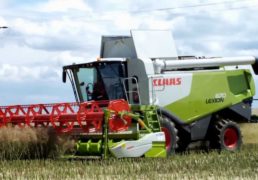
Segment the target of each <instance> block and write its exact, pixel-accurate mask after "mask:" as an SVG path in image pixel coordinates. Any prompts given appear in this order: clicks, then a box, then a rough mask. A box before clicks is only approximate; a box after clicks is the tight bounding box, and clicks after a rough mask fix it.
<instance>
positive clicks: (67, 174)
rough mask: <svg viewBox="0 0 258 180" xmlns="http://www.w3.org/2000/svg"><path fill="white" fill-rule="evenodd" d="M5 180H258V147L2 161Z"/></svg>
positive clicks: (2, 174) (2, 173)
mask: <svg viewBox="0 0 258 180" xmlns="http://www.w3.org/2000/svg"><path fill="white" fill-rule="evenodd" d="M0 167H1V172H0V178H1V179H16V178H19V179H258V146H255V145H252V146H251V145H249V146H244V147H243V149H242V150H241V151H240V152H237V153H228V152H222V153H220V154H219V153H217V152H210V153H197V152H194V153H190V154H185V155H177V156H172V157H170V158H167V159H151V158H150V159H144V158H137V159H109V160H84V161H78V160H77V161H67V160H30V161H25V160H15V161H0Z"/></svg>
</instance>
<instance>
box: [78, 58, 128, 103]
mask: <svg viewBox="0 0 258 180" xmlns="http://www.w3.org/2000/svg"><path fill="white" fill-rule="evenodd" d="M124 69H125V68H124V64H123V63H121V62H107V63H105V62H103V63H92V64H91V65H87V66H81V67H78V68H77V69H76V71H75V73H74V78H75V83H76V86H77V90H78V95H79V97H80V99H81V100H82V101H91V100H113V99H125V92H124V88H123V78H124V77H125V70H124Z"/></svg>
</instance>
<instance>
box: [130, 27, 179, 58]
mask: <svg viewBox="0 0 258 180" xmlns="http://www.w3.org/2000/svg"><path fill="white" fill-rule="evenodd" d="M131 35H132V37H133V41H134V46H135V50H136V54H137V56H138V57H146V58H155V59H156V58H171V59H176V58H177V51H176V46H175V42H174V38H173V36H172V34H171V31H164V30H159V31H157V30H155V31H154V30H153V31H141V30H135V31H131Z"/></svg>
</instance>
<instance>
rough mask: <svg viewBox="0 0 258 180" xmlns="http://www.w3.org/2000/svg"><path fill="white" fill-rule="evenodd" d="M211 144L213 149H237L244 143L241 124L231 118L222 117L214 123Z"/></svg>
mask: <svg viewBox="0 0 258 180" xmlns="http://www.w3.org/2000/svg"><path fill="white" fill-rule="evenodd" d="M210 145H211V148H213V149H219V150H228V151H236V150H238V149H240V147H241V145H242V135H241V131H240V128H239V126H238V125H237V124H236V123H235V122H233V121H230V120H225V119H221V120H219V121H217V122H215V123H214V125H213V129H212V134H211V139H210Z"/></svg>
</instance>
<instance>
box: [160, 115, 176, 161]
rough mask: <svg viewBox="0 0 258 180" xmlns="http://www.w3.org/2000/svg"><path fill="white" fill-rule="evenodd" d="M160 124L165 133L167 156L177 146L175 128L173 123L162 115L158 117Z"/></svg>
mask: <svg viewBox="0 0 258 180" xmlns="http://www.w3.org/2000/svg"><path fill="white" fill-rule="evenodd" d="M160 126H161V130H162V131H163V132H164V134H165V139H166V150H167V155H168V156H169V155H171V154H173V153H174V152H175V149H176V148H177V141H178V137H177V129H176V128H175V125H174V123H173V122H172V121H170V120H169V119H168V118H166V117H164V116H162V117H160Z"/></svg>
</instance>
